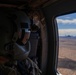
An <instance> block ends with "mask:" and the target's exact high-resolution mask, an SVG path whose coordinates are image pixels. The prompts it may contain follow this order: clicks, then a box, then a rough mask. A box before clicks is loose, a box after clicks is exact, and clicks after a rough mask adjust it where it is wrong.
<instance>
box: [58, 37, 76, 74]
mask: <svg viewBox="0 0 76 75" xmlns="http://www.w3.org/2000/svg"><path fill="white" fill-rule="evenodd" d="M58 71H59V72H60V73H61V74H62V75H76V38H75V37H60V38H59V59H58Z"/></svg>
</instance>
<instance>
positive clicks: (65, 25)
mask: <svg viewBox="0 0 76 75" xmlns="http://www.w3.org/2000/svg"><path fill="white" fill-rule="evenodd" d="M56 20H57V24H58V29H59V36H67V35H71V36H76V13H72V14H67V15H63V16H59V17H57V18H56Z"/></svg>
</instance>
